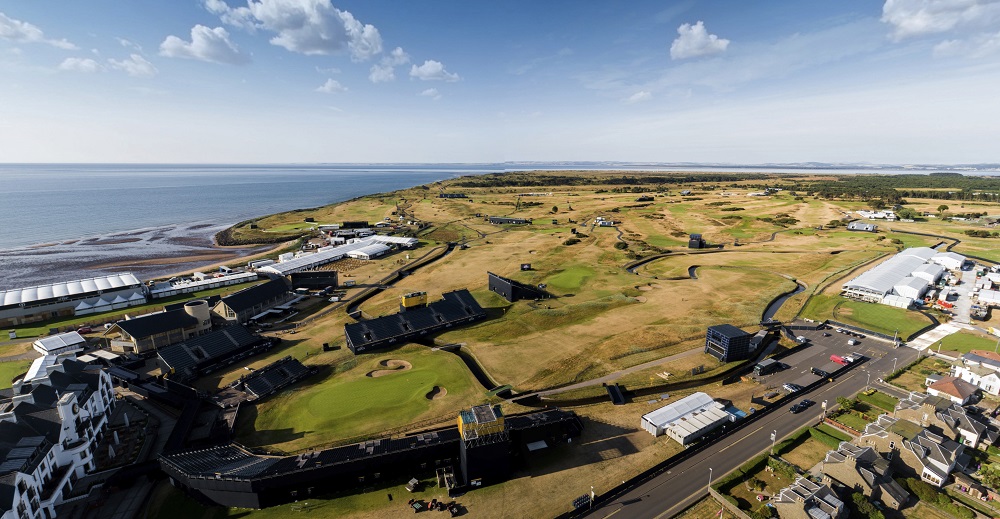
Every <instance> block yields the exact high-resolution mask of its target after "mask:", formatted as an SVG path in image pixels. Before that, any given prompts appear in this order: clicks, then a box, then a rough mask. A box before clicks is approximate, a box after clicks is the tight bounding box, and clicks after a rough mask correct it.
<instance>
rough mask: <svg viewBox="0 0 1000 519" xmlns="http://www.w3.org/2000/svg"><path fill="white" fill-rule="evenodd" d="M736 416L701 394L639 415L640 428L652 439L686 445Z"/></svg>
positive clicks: (733, 419)
mask: <svg viewBox="0 0 1000 519" xmlns="http://www.w3.org/2000/svg"><path fill="white" fill-rule="evenodd" d="M733 421H736V417H735V416H733V415H731V414H729V413H728V412H726V408H725V406H723V405H722V404H720V403H719V402H716V401H715V400H714V399H713V398H712V397H710V396H708V395H707V394H705V393H694V394H692V395H690V396H686V397H684V398H682V399H680V400H678V401H676V402H674V403H672V404H670V405H667V406H664V407H661V408H659V409H657V410H656V411H653V412H651V413H648V414H645V415H643V416H642V420H641V425H642V428H643V429H645V430H646V431H647V432H648V433H649V434H652V435H653V436H662V435H664V434H665V435H667V436H669V437H671V438H673V439H674V440H676V441H677V443H680V444H681V445H688V444H690V443H692V442H694V441H695V440H697V439H698V438H701V437H702V436H704V435H706V434H708V433H709V432H711V431H713V430H715V429H717V428H718V427H720V426H722V425H723V424H725V423H726V422H733Z"/></svg>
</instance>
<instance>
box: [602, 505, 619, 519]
mask: <svg viewBox="0 0 1000 519" xmlns="http://www.w3.org/2000/svg"><path fill="white" fill-rule="evenodd" d="M622 508H624V507H622ZM622 508H619V509H618V510H615V511H614V512H611V513H610V514H608V515H606V516H604V519H608V517H611V516H612V515H615V514H617V513H618V512H621V511H622Z"/></svg>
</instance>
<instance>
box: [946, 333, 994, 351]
mask: <svg viewBox="0 0 1000 519" xmlns="http://www.w3.org/2000/svg"><path fill="white" fill-rule="evenodd" d="M997 339H998V338H997V337H993V338H991V337H990V336H989V335H984V334H981V333H976V332H972V331H968V330H960V331H959V332H958V333H953V334H951V335H949V336H947V337H945V338H944V339H942V344H941V351H957V352H959V353H969V352H970V351H972V350H987V351H990V350H993V349H995V348H996V346H997ZM934 348H935V349H936V348H937V344H935V345H934Z"/></svg>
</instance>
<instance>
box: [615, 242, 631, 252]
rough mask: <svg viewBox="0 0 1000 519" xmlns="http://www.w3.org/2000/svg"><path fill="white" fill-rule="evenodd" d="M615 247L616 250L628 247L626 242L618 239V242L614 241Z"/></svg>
mask: <svg viewBox="0 0 1000 519" xmlns="http://www.w3.org/2000/svg"><path fill="white" fill-rule="evenodd" d="M615 248H616V249H618V250H625V249H627V248H628V244H627V243H625V242H623V241H620V242H617V243H615Z"/></svg>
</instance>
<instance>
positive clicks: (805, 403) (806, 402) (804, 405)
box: [799, 398, 816, 409]
mask: <svg viewBox="0 0 1000 519" xmlns="http://www.w3.org/2000/svg"><path fill="white" fill-rule="evenodd" d="M815 403H816V402H813V401H812V400H809V399H808V398H807V399H805V400H803V401H801V402H799V405H800V406H801V407H802V408H803V409H805V408H807V407H812V405H813V404H815Z"/></svg>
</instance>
